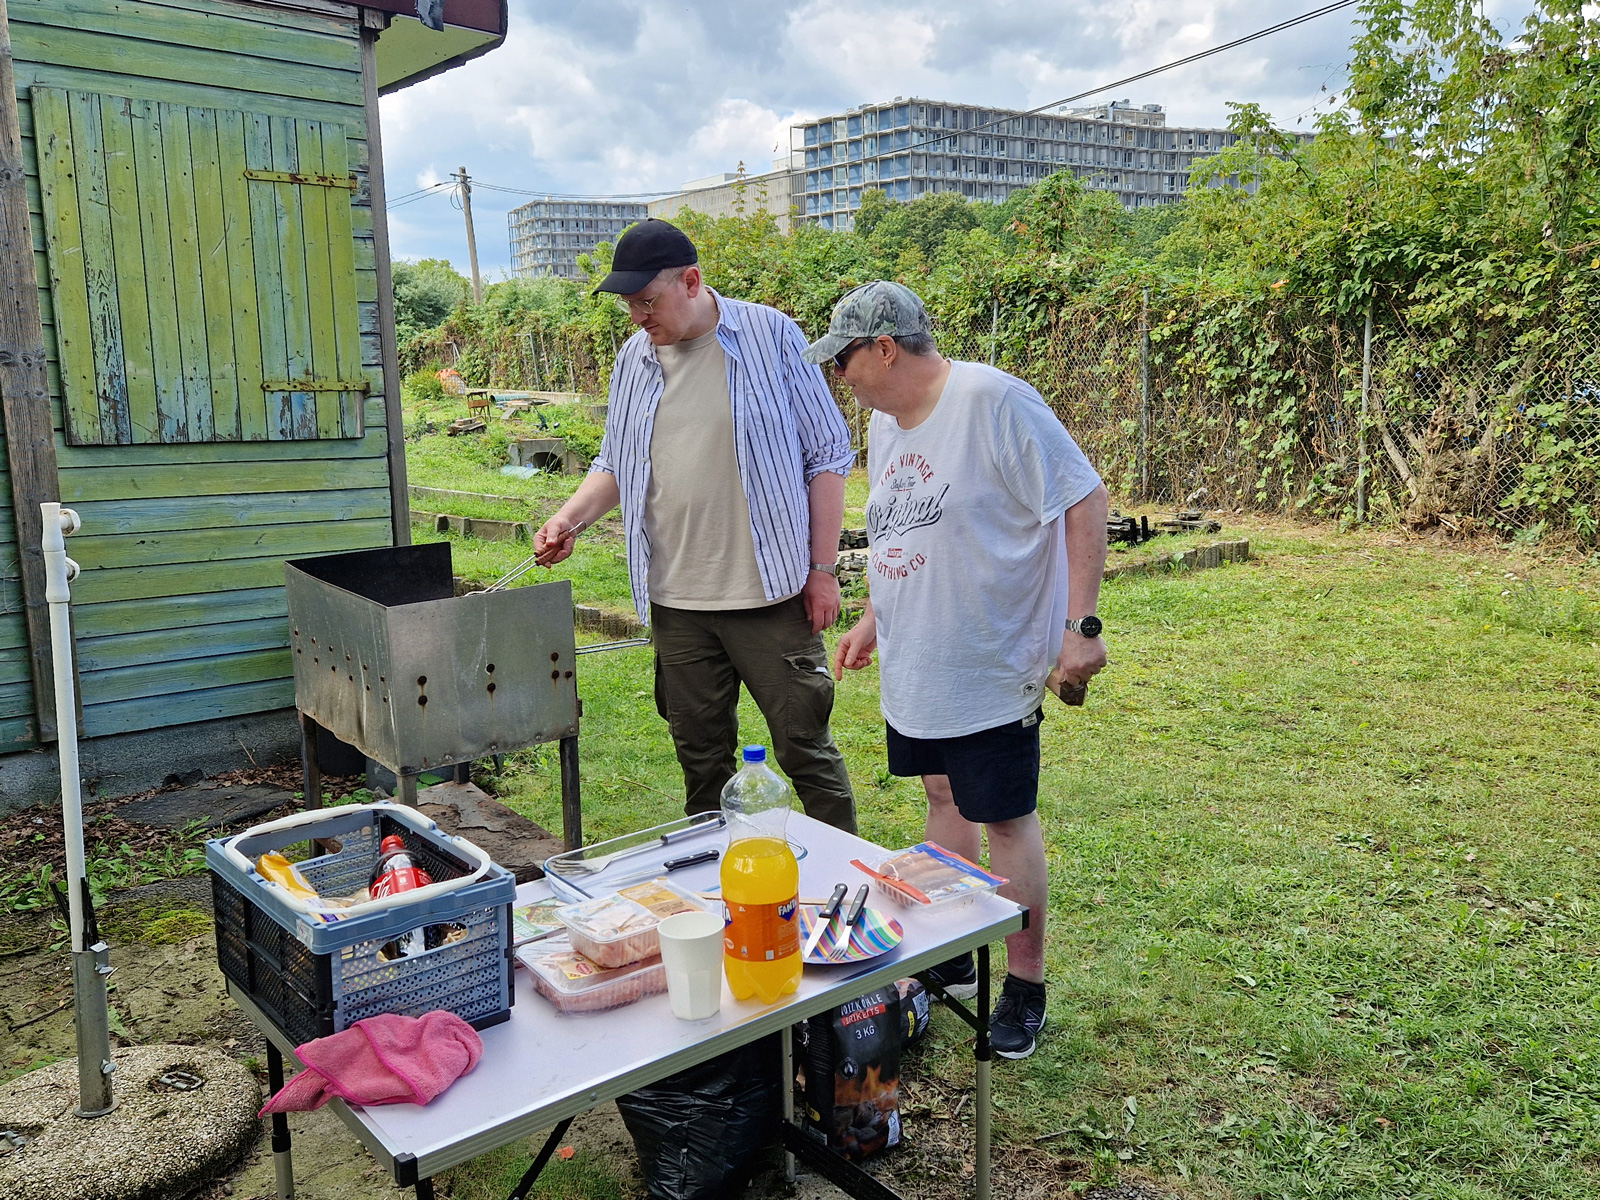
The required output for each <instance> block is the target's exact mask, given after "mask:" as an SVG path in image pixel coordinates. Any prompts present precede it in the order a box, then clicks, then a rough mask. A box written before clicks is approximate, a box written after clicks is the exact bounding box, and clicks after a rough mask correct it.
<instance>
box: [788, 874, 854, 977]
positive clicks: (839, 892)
mask: <svg viewBox="0 0 1600 1200" xmlns="http://www.w3.org/2000/svg"><path fill="white" fill-rule="evenodd" d="M849 890H850V889H849V888H848V887H846V886H845V885H844V884H842V883H841V884H840V885H839V886H838V887H836V888H834V889H833V895H831V896H829V897H828V902H827V903H826V904H824V905H823V906H822V907H821V908H819V909H818V910H817V923H816V925H815V926H814V927H813V928H812V930H811V936H810V937H809V938H807V939H806V948H805V950H804V951H802V952H801V954H800V957H801V958H802V959H807V958H810V957H811V956H812V955H813V954H815V953H816V950H817V946H818V945H820V944H821V942H822V934H823V931H824V930H826V929H827V928H828V926H829V925H831V924H832V923H833V919H834V918H835V917H836V916H838V915H839V906H840V905H841V904H843V903H844V894H845V893H846V892H847V891H849Z"/></svg>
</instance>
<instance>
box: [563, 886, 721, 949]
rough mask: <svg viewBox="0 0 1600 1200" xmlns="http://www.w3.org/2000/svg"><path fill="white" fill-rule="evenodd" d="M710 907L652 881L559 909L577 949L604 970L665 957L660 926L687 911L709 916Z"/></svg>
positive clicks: (683, 891)
mask: <svg viewBox="0 0 1600 1200" xmlns="http://www.w3.org/2000/svg"><path fill="white" fill-rule="evenodd" d="M708 911H711V905H710V904H708V903H707V902H706V901H704V900H702V899H701V898H700V897H699V896H697V895H695V894H694V893H693V892H690V891H688V890H687V889H685V888H682V887H679V886H678V885H677V884H675V883H669V882H668V881H667V880H665V879H652V880H650V881H648V882H646V883H636V884H634V885H633V886H632V887H625V888H623V889H622V890H621V891H619V892H613V893H612V894H611V895H609V896H601V897H599V898H598V899H595V900H585V901H583V902H582V903H581V904H568V905H566V906H565V907H562V908H558V909H556V916H557V918H558V919H559V920H560V921H561V923H562V924H563V925H565V926H566V927H567V936H568V937H570V938H571V939H572V948H573V949H574V950H576V951H578V953H580V954H582V955H583V956H584V957H585V958H588V959H589V960H590V961H592V962H594V963H595V964H597V965H598V966H601V967H607V968H612V967H622V966H626V965H627V964H628V963H634V962H639V961H641V960H643V959H647V958H651V957H653V956H654V955H656V954H659V953H660V952H661V939H660V937H659V936H658V935H657V933H656V926H658V925H660V924H661V922H662V921H664V920H666V919H667V918H668V917H670V916H674V915H675V914H677V913H682V912H708Z"/></svg>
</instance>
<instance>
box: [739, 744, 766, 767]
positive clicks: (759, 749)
mask: <svg viewBox="0 0 1600 1200" xmlns="http://www.w3.org/2000/svg"><path fill="white" fill-rule="evenodd" d="M744 760H745V762H759V763H764V762H766V761H767V748H766V747H765V746H746V747H745V748H744Z"/></svg>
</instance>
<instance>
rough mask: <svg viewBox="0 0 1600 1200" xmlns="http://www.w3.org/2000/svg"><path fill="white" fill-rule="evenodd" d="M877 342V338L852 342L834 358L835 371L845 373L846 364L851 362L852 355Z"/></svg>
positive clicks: (859, 339)
mask: <svg viewBox="0 0 1600 1200" xmlns="http://www.w3.org/2000/svg"><path fill="white" fill-rule="evenodd" d="M876 340H877V339H876V338H858V339H856V340H855V341H853V342H851V343H850V344H849V345H848V346H846V347H845V348H844V349H843V350H841V351H839V353H837V354H835V355H834V356H833V369H834V370H835V371H839V372H841V373H842V372H843V371H844V368H845V364H847V363H848V362H849V361H850V356H851V355H852V354H854V353H855V352H856V351H857V350H859V349H861V348H862V347H863V346H870V345H872V343H873V342H875V341H876Z"/></svg>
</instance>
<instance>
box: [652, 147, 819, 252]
mask: <svg viewBox="0 0 1600 1200" xmlns="http://www.w3.org/2000/svg"><path fill="white" fill-rule="evenodd" d="M803 178H804V177H803V176H802V175H799V174H797V173H795V172H793V171H791V169H790V166H789V158H788V156H785V157H783V158H780V159H775V160H774V161H773V164H772V170H770V171H768V172H766V173H765V174H762V175H749V174H745V175H740V174H739V173H737V172H735V171H723V172H722V173H721V174H718V175H708V176H707V177H706V178H704V179H692V180H690V181H689V182H688V183H686V184H684V185H683V190H682V191H680V192H675V193H673V194H672V195H670V196H662V197H661V198H660V199H659V200H652V201H650V205H649V208H650V215H651V216H652V217H660V218H662V219H663V220H666V221H670V220H671V219H672V218H673V217H674V216H675V215H677V214H678V213H679V212H680V211H682V210H683V209H685V208H687V209H689V210H690V211H692V212H700V213H705V214H706V215H707V216H712V217H732V216H744V215H748V214H753V213H757V212H760V211H762V210H763V209H765V211H767V212H769V213H771V214H772V215H773V217H774V218H776V220H777V224H778V229H779V231H780V232H782V233H788V232H789V211H790V206H791V205H792V204H793V203H794V197H793V195H792V193H791V188H792V186H793V185H794V184H795V183H797V182H799V181H800V180H801V179H803Z"/></svg>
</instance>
